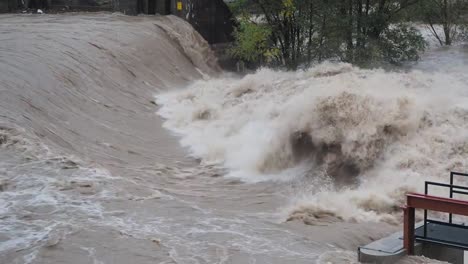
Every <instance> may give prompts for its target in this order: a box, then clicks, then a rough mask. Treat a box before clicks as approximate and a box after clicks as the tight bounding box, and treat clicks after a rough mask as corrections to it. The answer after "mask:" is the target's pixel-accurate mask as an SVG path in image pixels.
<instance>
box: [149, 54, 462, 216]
mask: <svg viewBox="0 0 468 264" xmlns="http://www.w3.org/2000/svg"><path fill="white" fill-rule="evenodd" d="M466 77H467V74H466V73H463V72H462V71H458V72H455V73H445V72H444V73H433V72H432V73H428V72H422V71H417V70H413V71H410V72H407V73H402V72H386V71H384V70H364V69H359V68H357V67H353V66H351V65H348V64H333V63H324V64H321V65H319V66H317V67H314V68H312V69H310V70H307V71H304V72H278V71H273V70H269V69H262V70H259V71H258V72H256V73H255V74H251V75H247V76H245V77H244V78H241V79H236V78H233V77H226V78H218V79H212V80H201V81H197V82H195V83H193V84H192V85H190V86H189V87H188V88H187V89H185V90H183V91H177V92H172V93H167V94H163V95H160V96H157V101H158V103H159V104H161V105H162V108H161V109H160V111H159V114H160V115H162V116H163V117H164V118H166V119H167V122H166V123H165V126H166V127H168V128H170V129H172V130H174V131H176V132H178V133H180V134H181V135H182V140H181V142H182V145H184V146H187V147H189V148H190V150H191V153H192V155H193V156H196V157H201V158H202V161H203V162H204V163H209V164H213V163H217V164H220V163H221V164H224V166H226V167H227V168H228V169H229V171H230V172H229V174H228V176H230V177H238V178H241V179H243V180H245V181H248V182H251V181H253V182H255V181H259V180H278V179H282V180H291V179H293V178H294V176H297V175H300V176H304V175H303V173H300V172H294V171H302V172H307V171H309V172H311V175H309V176H310V177H315V176H314V175H313V174H314V173H317V171H319V170H323V169H324V167H325V174H328V175H329V176H332V177H351V175H347V173H346V171H345V172H340V168H342V167H343V166H344V165H352V166H353V168H355V169H357V170H358V171H359V175H358V177H357V179H356V182H357V185H350V186H349V187H347V188H346V189H336V188H328V189H326V190H323V189H322V190H321V191H316V192H312V193H305V194H304V193H301V194H300V195H298V196H297V198H296V199H294V201H293V206H292V209H291V210H290V213H292V212H294V211H297V210H302V209H304V208H308V209H311V208H313V210H321V209H320V208H322V209H323V208H326V209H327V210H329V211H333V212H334V213H335V214H336V215H337V216H339V217H340V218H343V219H347V220H354V221H369V220H375V221H389V222H394V221H395V218H393V215H395V213H396V212H398V211H399V210H398V209H397V206H398V204H399V203H400V202H401V199H402V197H403V194H404V192H405V191H409V190H421V188H422V186H423V184H422V182H423V181H424V180H426V179H431V178H432V179H445V178H446V177H447V175H448V171H449V170H451V169H452V170H464V169H465V168H466V167H467V166H466V165H467V160H468V159H467V158H468V149H466V146H465V145H466V144H465V142H467V139H468V138H467V136H466V133H465V131H466V130H467V129H468V127H467V123H466V121H465V117H466V114H467V113H468V108H467V107H466V105H467V102H468V97H467V94H466V92H465V91H464V90H465V89H466V85H467V79H466ZM298 132H299V137H301V136H304V137H305V140H306V141H305V142H302V141H300V140H301V139H299V140H298V139H295V137H296V136H297V135H298V134H297V133H298ZM308 138H309V141H311V142H309V143H310V145H311V146H302V147H306V149H305V150H301V149H300V148H302V147H301V145H304V143H307V139H308ZM295 140H296V141H298V143H297V144H296V145H294V144H295V143H294V142H295ZM307 148H308V149H307ZM301 151H302V152H304V151H305V153H302V154H301V153H299V154H300V155H299V154H298V152H301ZM304 155H305V156H304ZM298 156H300V157H298ZM317 156H319V157H317ZM318 160H319V161H318ZM348 163H349V164H348ZM299 164H301V165H299ZM304 164H306V165H307V164H308V165H309V168H308V169H307V168H306V169H304ZM301 166H302V169H300V167H301ZM314 171H315V172H314ZM291 172H293V173H292V174H293V176H291ZM294 174H296V175H294ZM342 174H343V175H342ZM347 180H349V179H344V181H347ZM313 210H312V211H313Z"/></svg>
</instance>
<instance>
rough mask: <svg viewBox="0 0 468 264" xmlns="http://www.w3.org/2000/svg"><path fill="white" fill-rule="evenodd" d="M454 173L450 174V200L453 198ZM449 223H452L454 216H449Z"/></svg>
mask: <svg viewBox="0 0 468 264" xmlns="http://www.w3.org/2000/svg"><path fill="white" fill-rule="evenodd" d="M453 174H454V173H453V171H451V172H450V198H453ZM449 223H450V224H451V223H452V214H449Z"/></svg>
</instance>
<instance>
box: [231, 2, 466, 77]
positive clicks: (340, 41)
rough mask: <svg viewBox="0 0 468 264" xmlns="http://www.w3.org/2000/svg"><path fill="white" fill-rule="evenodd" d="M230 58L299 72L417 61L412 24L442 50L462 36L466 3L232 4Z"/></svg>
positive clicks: (418, 39) (421, 45)
mask: <svg viewBox="0 0 468 264" xmlns="http://www.w3.org/2000/svg"><path fill="white" fill-rule="evenodd" d="M229 5H230V8H231V10H232V12H233V13H234V14H235V16H236V18H237V20H238V23H239V27H238V29H237V30H236V31H235V33H234V37H235V43H234V44H233V46H232V48H231V49H230V53H231V55H232V56H233V57H234V58H236V59H238V60H239V61H242V62H245V63H247V64H250V65H253V66H262V65H268V66H278V67H285V68H288V69H292V70H294V69H297V68H298V67H301V66H309V65H311V64H312V63H316V62H321V61H324V60H336V61H343V62H349V63H354V64H358V65H369V64H372V63H375V62H385V63H391V64H400V63H402V62H405V61H414V60H418V59H419V55H420V53H421V52H423V51H424V50H425V48H426V42H425V40H424V38H423V37H422V36H421V34H420V32H419V31H418V30H417V29H416V28H414V27H413V26H412V24H414V23H409V22H422V23H424V24H427V25H428V27H429V28H430V30H431V32H432V34H433V35H434V37H435V38H437V39H438V40H439V42H440V44H441V45H451V44H452V43H453V41H454V39H456V38H459V37H462V36H463V32H465V28H464V25H465V24H466V22H467V20H468V17H467V16H468V0H236V1H232V2H231V3H230V4H229Z"/></svg>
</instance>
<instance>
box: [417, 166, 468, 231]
mask: <svg viewBox="0 0 468 264" xmlns="http://www.w3.org/2000/svg"><path fill="white" fill-rule="evenodd" d="M454 176H462V177H468V174H467V173H461V172H453V171H452V172H450V184H446V183H439V182H432V181H426V182H425V185H424V194H425V195H428V194H429V186H431V185H432V186H438V187H446V188H449V197H450V198H452V199H453V195H454V194H463V195H468V187H466V186H460V185H455V184H453V182H454ZM427 223H436V224H444V225H450V226H459V225H455V224H453V214H452V213H449V222H448V223H445V222H441V221H436V220H431V219H427V210H424V227H423V228H424V238H427Z"/></svg>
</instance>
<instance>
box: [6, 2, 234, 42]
mask: <svg viewBox="0 0 468 264" xmlns="http://www.w3.org/2000/svg"><path fill="white" fill-rule="evenodd" d="M24 8H29V9H50V10H52V11H80V10H84V11H116V12H122V13H123V14H126V15H138V14H148V15H155V14H160V15H171V14H172V15H175V16H178V17H180V18H183V19H185V20H187V21H188V22H189V23H190V24H191V25H192V26H193V27H194V28H195V29H196V30H197V31H198V32H199V33H200V34H201V35H202V36H203V38H205V40H207V41H208V42H209V43H210V44H214V43H226V42H230V41H232V40H233V38H232V33H233V31H234V22H233V16H232V13H231V11H230V10H229V8H228V6H227V5H226V4H225V3H224V1H223V0H23V1H21V2H19V0H3V1H0V13H7V12H15V11H17V10H21V9H24Z"/></svg>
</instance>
